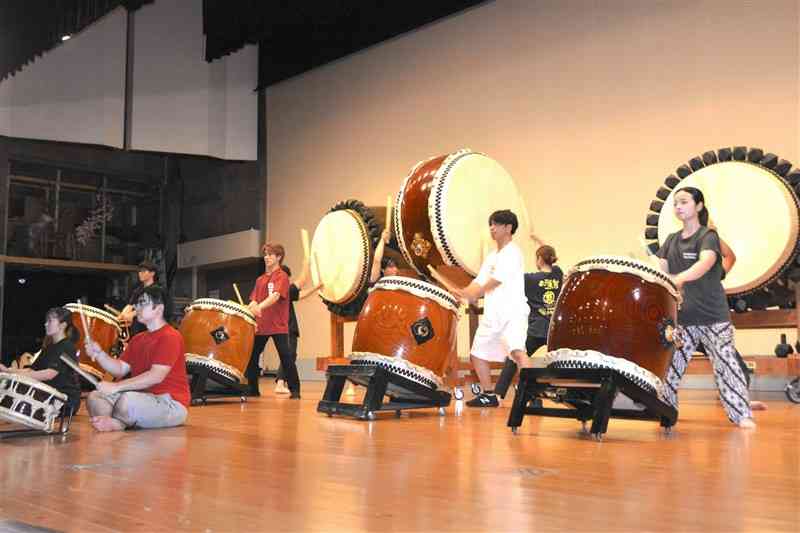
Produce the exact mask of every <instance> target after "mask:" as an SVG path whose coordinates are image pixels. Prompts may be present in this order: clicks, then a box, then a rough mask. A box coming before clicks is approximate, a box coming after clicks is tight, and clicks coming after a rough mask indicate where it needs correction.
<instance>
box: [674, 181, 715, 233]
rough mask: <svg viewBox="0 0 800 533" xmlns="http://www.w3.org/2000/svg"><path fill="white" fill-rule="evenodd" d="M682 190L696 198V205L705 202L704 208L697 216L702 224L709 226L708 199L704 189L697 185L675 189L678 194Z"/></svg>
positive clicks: (693, 198)
mask: <svg viewBox="0 0 800 533" xmlns="http://www.w3.org/2000/svg"><path fill="white" fill-rule="evenodd" d="M681 191H684V192H687V193H689V195H690V196H691V197H692V200H694V203H695V205H696V204H699V203H700V202H703V209H701V210H700V212H699V213H698V214H697V218H698V219H699V220H700V225H702V226H708V209H706V199H705V197H704V196H703V191H701V190H700V189H697V188H695V187H681V188H680V189H678V190H677V191H675V194H678V193H679V192H681Z"/></svg>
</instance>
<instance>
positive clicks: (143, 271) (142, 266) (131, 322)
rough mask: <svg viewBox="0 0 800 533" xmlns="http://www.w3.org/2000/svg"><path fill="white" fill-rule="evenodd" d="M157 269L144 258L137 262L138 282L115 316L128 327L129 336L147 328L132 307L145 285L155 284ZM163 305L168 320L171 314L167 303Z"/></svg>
mask: <svg viewBox="0 0 800 533" xmlns="http://www.w3.org/2000/svg"><path fill="white" fill-rule="evenodd" d="M157 271H158V269H157V268H156V265H155V264H153V263H152V262H150V261H147V260H145V261H142V262H141V263H139V272H138V276H139V284H138V285H137V286H136V287H135V288H134V289H133V292H131V297H130V298H128V305H126V306H125V307H124V308H123V309H122V311H120V313H119V316H118V317H117V320H119V321H120V322H121V323H122V324H123V325H125V326H128V327H129V328H130V331H131V336H133V335H136V334H137V333H141V332H142V331H145V330H146V329H147V328H146V327H145V326H144V324H142V323H141V322H139V321H138V320H137V319H136V310H135V309H134V308H133V307H134V305H136V302H138V301H139V298H141V296H142V293H143V292H144V289H145V288H147V287H152V286H153V285H155V284H156V275H157V274H156V272H157ZM165 305H166V309H165V316H166V319H167V320H169V318H170V314H171V313H170V309H169V305H168V304H165Z"/></svg>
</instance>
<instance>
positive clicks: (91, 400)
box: [86, 390, 114, 416]
mask: <svg viewBox="0 0 800 533" xmlns="http://www.w3.org/2000/svg"><path fill="white" fill-rule="evenodd" d="M86 408H87V409H88V410H89V414H90V415H92V416H109V415H110V414H111V411H112V410H113V408H114V406H113V405H112V404H111V402H109V401H108V398H106V397H105V396H104V395H103V394H101V393H99V392H97V391H96V390H95V391H92V392H90V393H89V395H88V396H86Z"/></svg>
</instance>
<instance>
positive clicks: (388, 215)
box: [386, 195, 392, 230]
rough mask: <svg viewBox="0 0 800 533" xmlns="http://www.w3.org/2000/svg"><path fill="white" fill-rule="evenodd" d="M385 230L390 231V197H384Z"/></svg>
mask: <svg viewBox="0 0 800 533" xmlns="http://www.w3.org/2000/svg"><path fill="white" fill-rule="evenodd" d="M386 229H387V230H391V229H392V196H391V195H389V196H387V197H386Z"/></svg>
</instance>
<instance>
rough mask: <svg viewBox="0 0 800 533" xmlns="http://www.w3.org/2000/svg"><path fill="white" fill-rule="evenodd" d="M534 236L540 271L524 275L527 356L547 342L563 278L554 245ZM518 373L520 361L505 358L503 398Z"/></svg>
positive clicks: (499, 381)
mask: <svg viewBox="0 0 800 533" xmlns="http://www.w3.org/2000/svg"><path fill="white" fill-rule="evenodd" d="M531 239H532V240H533V242H534V243H537V244H539V245H540V246H539V248H538V249H537V250H536V268H537V269H538V272H529V273H526V274H525V296H526V297H527V298H528V307H530V314H529V315H528V337H527V339H526V340H525V351H526V352H527V353H528V357H530V356H531V355H533V353H534V352H535V351H536V350H538V349H539V348H540V347H542V346H544V345H545V344H547V330H548V329H549V327H550V317H551V316H552V315H553V310H554V309H555V306H556V299H557V298H558V293H559V292H560V291H561V283H562V281H563V278H564V273H563V272H562V271H561V268H560V267H559V266H558V265H556V264H555V263H556V261H558V257H557V256H556V250H555V248H553V247H552V246H549V245H546V244H544V243H542V241H541V240H540V239H539V238H538V237H536V235H534V234H531ZM516 373H517V364H516V363H515V362H514V361H512V360H511V359H510V358H509V359H506V362H505V365H504V366H503V370H502V371H501V372H500V377H499V378H498V379H497V384H496V385H495V388H494V390H495V393H497V394H499V395H500V397H501V398H505V397H506V392H508V387H509V386H510V385H511V381H512V380H513V379H514V376H515V375H516Z"/></svg>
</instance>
